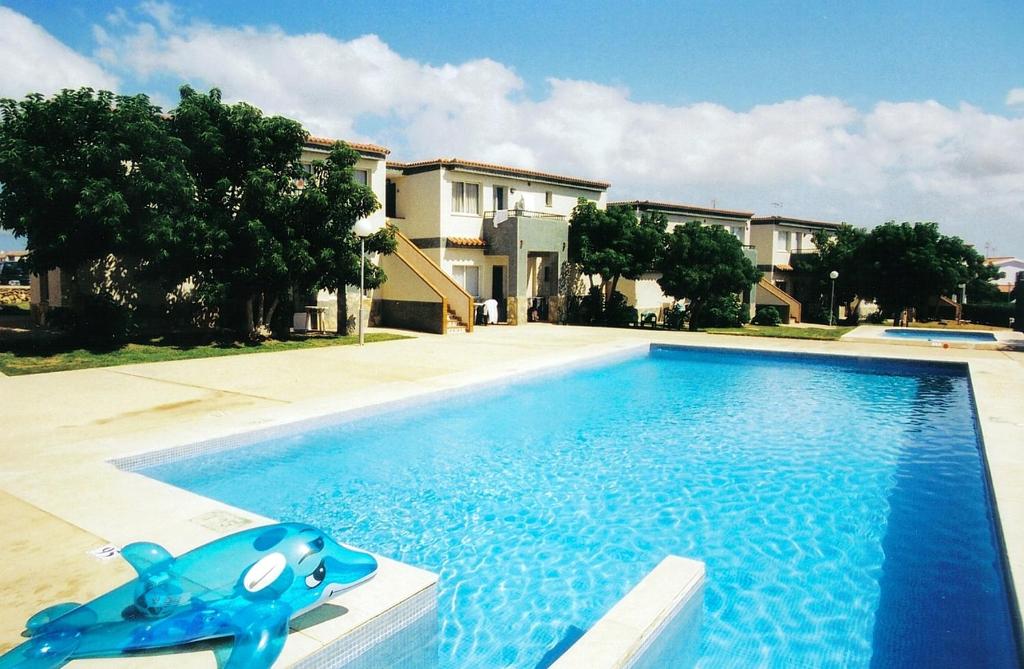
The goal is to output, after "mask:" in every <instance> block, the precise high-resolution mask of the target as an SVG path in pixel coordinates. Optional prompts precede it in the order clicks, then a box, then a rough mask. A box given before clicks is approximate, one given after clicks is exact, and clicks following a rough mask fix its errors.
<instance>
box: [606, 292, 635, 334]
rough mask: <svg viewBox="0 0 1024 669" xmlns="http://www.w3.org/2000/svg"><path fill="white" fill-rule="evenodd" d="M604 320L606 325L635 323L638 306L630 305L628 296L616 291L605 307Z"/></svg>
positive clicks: (620, 325)
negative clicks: (627, 299)
mask: <svg viewBox="0 0 1024 669" xmlns="http://www.w3.org/2000/svg"><path fill="white" fill-rule="evenodd" d="M604 322H605V324H606V325H612V326H616V327H622V326H625V325H635V324H636V322H637V312H636V307H631V306H629V304H628V303H627V301H626V296H625V295H623V294H622V293H620V292H619V291H615V292H614V293H612V296H611V298H610V299H609V300H608V304H606V305H605V307H604Z"/></svg>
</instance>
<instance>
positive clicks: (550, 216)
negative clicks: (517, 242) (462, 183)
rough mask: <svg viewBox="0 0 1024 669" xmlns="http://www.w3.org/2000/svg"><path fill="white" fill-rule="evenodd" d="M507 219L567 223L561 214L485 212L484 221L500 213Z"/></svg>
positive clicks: (516, 211)
mask: <svg viewBox="0 0 1024 669" xmlns="http://www.w3.org/2000/svg"><path fill="white" fill-rule="evenodd" d="M502 212H504V214H505V215H506V217H507V218H539V219H544V220H548V221H567V220H569V217H568V216H564V215H562V214H552V213H551V212H546V211H530V210H528V209H499V210H498V211H485V212H484V219H493V218H494V216H495V214H498V213H502Z"/></svg>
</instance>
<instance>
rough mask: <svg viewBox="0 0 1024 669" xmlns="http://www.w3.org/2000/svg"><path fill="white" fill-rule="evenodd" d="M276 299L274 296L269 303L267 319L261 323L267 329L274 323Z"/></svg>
mask: <svg viewBox="0 0 1024 669" xmlns="http://www.w3.org/2000/svg"><path fill="white" fill-rule="evenodd" d="M278 299H279V298H278V296H276V295H275V296H274V299H272V300H271V301H270V306H269V307H268V308H267V317H266V319H265V320H264V321H263V322H264V323H265V324H266V326H267V327H271V325H270V324H271V323H273V322H274V310H275V309H277V300H278ZM317 325H319V323H317Z"/></svg>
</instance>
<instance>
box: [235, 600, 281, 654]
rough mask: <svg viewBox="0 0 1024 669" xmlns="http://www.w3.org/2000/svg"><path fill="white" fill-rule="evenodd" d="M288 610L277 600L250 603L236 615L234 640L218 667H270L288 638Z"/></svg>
mask: <svg viewBox="0 0 1024 669" xmlns="http://www.w3.org/2000/svg"><path fill="white" fill-rule="evenodd" d="M290 616H291V609H290V608H289V607H288V606H287V605H286V604H283V603H281V602H279V601H271V602H266V603H261V604H253V605H252V606H249V607H247V608H246V609H244V610H243V611H242V612H241V613H239V614H238V616H237V617H236V618H235V620H234V621H233V622H234V625H233V626H234V627H235V628H236V630H235V643H234V645H233V646H232V647H231V654H230V655H228V659H227V661H226V662H225V663H224V665H223V666H222V667H221V669H270V667H271V666H272V665H273V664H274V662H275V661H276V660H277V658H278V656H279V655H280V654H281V649H283V648H284V642H285V640H286V639H287V638H288V619H289V617H290Z"/></svg>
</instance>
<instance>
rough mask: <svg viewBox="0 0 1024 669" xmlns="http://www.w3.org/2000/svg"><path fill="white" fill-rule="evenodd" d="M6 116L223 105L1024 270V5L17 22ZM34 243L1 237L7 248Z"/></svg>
mask: <svg viewBox="0 0 1024 669" xmlns="http://www.w3.org/2000/svg"><path fill="white" fill-rule="evenodd" d="M0 64H2V65H0V97H13V98H19V97H22V96H24V95H25V94H27V93H30V92H40V93H43V94H50V93H53V92H56V91H58V90H60V89H61V88H64V87H78V86H83V85H88V86H93V87H97V88H106V89H111V90H116V91H118V92H123V93H140V92H141V93H146V94H148V95H149V96H150V97H151V98H152V99H153V100H154V101H155V102H156V103H157V104H160V105H161V106H163V107H164V108H168V109H170V108H173V106H174V104H175V101H176V99H177V89H178V87H179V86H180V85H182V84H184V83H189V84H191V85H192V86H193V87H195V88H198V89H208V88H211V87H214V86H216V87H218V88H220V89H221V90H222V91H223V94H224V98H225V99H226V100H228V101H237V100H245V101H247V102H250V103H252V104H255V105H256V106H258V107H260V108H262V109H263V110H264V111H265V112H267V113H273V114H283V115H286V116H289V117H291V118H295V119H297V120H299V121H301V122H302V123H304V124H305V126H306V127H307V128H308V129H309V130H310V131H311V132H313V133H315V134H319V135H327V136H330V137H337V138H341V139H349V140H359V141H371V142H374V143H378V144H383V145H385V146H388V147H390V148H391V150H392V154H391V155H392V157H393V158H394V159H396V160H419V159H426V158H435V157H442V156H444V157H452V156H457V157H461V158H467V159H474V160H479V161H487V162H497V163H502V164H508V165H513V166H518V167H524V168H532V169H538V170H543V171H548V172H556V173H563V174H569V175H574V176H580V177H587V178H593V179H600V180H604V181H609V182H611V183H612V188H611V190H610V192H609V199H611V200H616V199H644V200H663V201H670V202H682V203H689V204H695V205H701V206H718V207H722V208H726V209H738V210H748V211H755V212H757V213H758V214H759V215H783V216H794V217H801V218H812V219H819V220H829V221H846V222H849V223H851V224H854V225H859V226H864V227H871V226H873V225H876V224H878V223H881V222H884V221H886V220H898V221H903V220H909V221H918V220H929V221H937V222H938V223H939V224H940V226H941V228H942V230H943V231H944V232H945V233H946V234H955V235H958V236H960V237H963V238H964V239H966V240H967V241H968V242H970V243H973V244H975V245H976V247H977V248H978V250H979V251H981V252H983V253H985V254H986V255H1016V256H1024V2H1021V1H1020V0H1008V1H1005V2H995V1H993V2H984V1H981V2H973V3H969V2H945V1H943V0H931V1H927V2H924V1H922V2H898V1H893V2H873V1H870V0H865V1H862V2H856V3H850V2H830V1H818V2H814V3H806V2H763V3H753V2H728V1H725V0H719V1H718V2H713V1H709V2H685V1H682V0H677V1H675V2H631V3H623V2H589V3H585V2H575V1H572V0H567V1H564V2H554V3H552V2H535V3H534V2H525V3H517V2H506V3H486V2H446V3H415V2H408V3H405V2H390V1H389V0H380V1H378V2H374V3H355V2H318V1H309V0H307V1H304V2H295V1H292V0H277V1H269V0H250V1H249V2H232V1H228V0H222V1H220V2H213V3H201V2H184V1H183V2H173V3H165V2H156V1H144V2H115V1H107V2H97V1H90V2H85V1H75V0H71V1H68V2H56V1H45V0H25V1H9V2H8V1H4V0H0ZM21 246H23V241H22V240H17V239H14V238H13V237H12V236H11V235H9V234H7V233H4V232H0V248H18V247H21Z"/></svg>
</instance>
